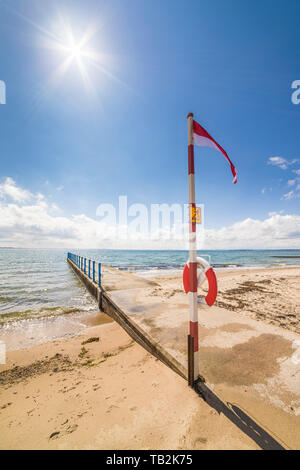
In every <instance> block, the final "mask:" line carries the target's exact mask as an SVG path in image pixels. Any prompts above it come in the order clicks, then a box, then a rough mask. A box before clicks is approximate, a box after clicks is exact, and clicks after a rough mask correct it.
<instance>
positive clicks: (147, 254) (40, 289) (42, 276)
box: [0, 247, 300, 348]
mask: <svg viewBox="0 0 300 470" xmlns="http://www.w3.org/2000/svg"><path fill="white" fill-rule="evenodd" d="M68 251H71V252H73V253H75V254H80V255H81V256H84V257H86V258H88V259H92V260H95V261H97V262H101V263H103V264H106V265H110V266H113V267H115V268H118V269H121V270H124V271H129V272H133V273H135V274H136V275H138V276H146V277H151V276H157V275H163V274H169V273H170V274H171V273H176V272H179V271H180V270H182V269H183V267H184V264H185V263H186V261H187V260H188V251H185V250H112V249H89V250H83V249H82V250H75V249H68V250H67V249H62V248H59V249H57V248H50V249H47V248H40V249H32V248H4V247H2V248H0V340H2V341H5V342H6V344H7V345H8V347H9V348H10V347H11V348H14V347H15V346H16V344H18V346H19V345H20V338H22V335H23V334H24V341H25V337H26V341H25V342H24V346H27V345H28V344H29V343H28V341H29V340H30V339H31V338H32V339H33V338H34V342H36V341H37V340H40V341H42V340H44V339H45V338H46V339H47V338H48V337H49V338H53V337H61V336H68V335H71V334H76V333H77V332H78V331H79V330H80V329H82V328H83V327H84V326H87V325H89V324H93V323H94V322H97V321H98V318H99V311H98V306H97V304H96V301H95V299H94V298H93V297H92V296H91V295H90V294H89V292H87V290H86V288H85V286H84V285H83V284H82V283H81V281H80V280H79V278H78V277H77V276H76V275H75V273H74V272H73V270H72V269H71V268H70V266H69V265H68V263H67V261H66V258H67V252H68ZM198 256H206V257H207V256H208V257H209V259H210V262H211V264H212V266H213V267H214V268H215V270H216V271H218V270H224V269H228V270H229V269H237V270H238V269H254V268H268V267H270V268H276V267H288V266H291V267H292V266H300V250H295V249H292V250H207V251H202V250H198ZM103 281H104V283H105V279H103ZM25 330H26V334H25V333H24V331H25Z"/></svg>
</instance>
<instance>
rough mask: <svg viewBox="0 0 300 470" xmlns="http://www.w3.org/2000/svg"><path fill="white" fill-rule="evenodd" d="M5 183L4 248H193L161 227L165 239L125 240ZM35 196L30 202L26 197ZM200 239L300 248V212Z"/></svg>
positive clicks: (1, 206)
mask: <svg viewBox="0 0 300 470" xmlns="http://www.w3.org/2000/svg"><path fill="white" fill-rule="evenodd" d="M7 180H8V183H7ZM5 181H6V186H5V187H6V188H7V187H8V186H9V187H10V188H11V187H13V191H10V190H9V191H6V192H5V193H4V192H3V191H2V193H1V194H2V197H3V198H4V199H2V200H0V246H16V247H32V248H34V247H64V248H66V247H68V248H72V247H73V248H127V249H131V248H135V249H137V248H139V249H185V248H187V242H186V241H183V240H174V239H171V240H170V239H168V237H167V235H168V233H165V231H164V230H163V229H160V230H159V233H160V235H161V237H160V238H159V239H158V240H153V239H151V240H150V239H146V238H145V237H144V238H142V237H140V238H138V239H137V238H135V239H131V240H128V239H122V240H120V239H118V238H117V236H116V235H117V234H116V226H114V225H109V224H107V223H105V222H102V221H101V220H97V219H96V218H95V219H94V218H91V217H87V216H86V215H84V214H78V215H73V216H70V217H65V216H63V215H61V214H62V212H61V210H60V209H59V208H58V207H57V206H56V205H55V204H52V203H51V204H49V203H48V202H47V200H46V199H45V197H44V196H43V195H41V194H40V195H35V196H34V195H32V194H31V193H30V192H29V191H25V190H23V189H22V188H18V187H17V185H16V184H15V182H14V181H13V180H12V179H11V178H7V179H6V180H5ZM2 186H3V185H2ZM2 186H1V189H2ZM16 195H17V196H16ZM29 195H30V202H29V201H27V200H26V199H27V198H29ZM21 196H22V197H21ZM16 197H17V199H19V200H16ZM199 235H200V234H199ZM200 239H201V237H200V236H199V237H198V240H199V248H204V249H238V248H245V249H246V248H297V247H299V246H300V216H299V215H282V214H280V213H276V212H272V213H270V214H269V215H268V216H267V218H266V219H265V220H258V219H251V218H247V219H245V220H242V221H240V222H236V223H235V224H232V225H230V226H225V227H222V228H220V229H218V230H216V229H207V230H205V241H204V245H202V243H200Z"/></svg>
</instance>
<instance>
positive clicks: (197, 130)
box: [193, 121, 237, 184]
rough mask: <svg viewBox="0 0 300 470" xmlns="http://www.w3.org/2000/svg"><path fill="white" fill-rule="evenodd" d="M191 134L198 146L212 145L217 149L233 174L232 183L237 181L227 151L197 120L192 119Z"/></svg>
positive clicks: (235, 172)
mask: <svg viewBox="0 0 300 470" xmlns="http://www.w3.org/2000/svg"><path fill="white" fill-rule="evenodd" d="M193 136H194V144H195V145H199V146H200V147H212V148H215V149H217V150H219V151H220V152H221V153H222V154H223V155H224V157H225V158H226V160H227V161H228V163H229V165H230V168H231V171H232V174H233V183H234V184H235V183H236V182H237V171H236V169H235V166H234V164H233V163H232V161H231V160H230V158H229V157H228V155H227V153H226V152H225V150H224V149H223V148H222V147H221V145H219V144H218V143H217V142H216V141H215V140H214V139H213V138H212V137H211V136H210V135H209V133H208V132H206V130H205V129H204V128H203V127H202V126H200V124H198V122H196V121H193Z"/></svg>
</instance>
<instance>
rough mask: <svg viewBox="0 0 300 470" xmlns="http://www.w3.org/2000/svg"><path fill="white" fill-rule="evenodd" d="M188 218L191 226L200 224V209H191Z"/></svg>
mask: <svg viewBox="0 0 300 470" xmlns="http://www.w3.org/2000/svg"><path fill="white" fill-rule="evenodd" d="M190 211H191V213H190V217H191V222H192V223H193V224H202V214H201V207H191V208H190Z"/></svg>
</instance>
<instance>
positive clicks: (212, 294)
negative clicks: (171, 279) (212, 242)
mask: <svg viewBox="0 0 300 470" xmlns="http://www.w3.org/2000/svg"><path fill="white" fill-rule="evenodd" d="M196 260H197V266H199V267H200V271H199V273H198V275H197V284H198V287H199V286H201V285H202V284H203V282H204V281H205V279H207V281H208V294H207V296H206V297H205V303H206V304H207V305H209V306H210V307H211V306H212V305H213V304H214V303H215V301H216V298H217V294H218V284H217V278H216V275H215V272H214V270H213V268H212V267H211V265H210V264H209V262H208V261H206V260H205V259H203V258H200V257H197V258H196ZM183 287H184V290H185V292H186V294H188V293H189V292H190V268H189V261H188V262H187V263H186V265H185V267H184V270H183Z"/></svg>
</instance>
